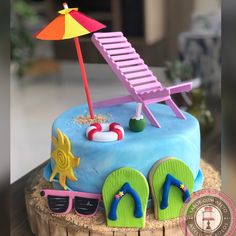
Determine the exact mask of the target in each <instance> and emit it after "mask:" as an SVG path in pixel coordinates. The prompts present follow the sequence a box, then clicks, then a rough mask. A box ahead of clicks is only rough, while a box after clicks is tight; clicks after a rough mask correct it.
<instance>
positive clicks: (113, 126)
mask: <svg viewBox="0 0 236 236" xmlns="http://www.w3.org/2000/svg"><path fill="white" fill-rule="evenodd" d="M86 137H87V138H88V140H90V141H95V142H111V141H116V140H121V139H123V138H124V129H123V128H122V126H121V125H120V124H118V123H115V122H114V123H104V124H99V123H93V124H91V125H90V126H89V127H88V129H87V131H86Z"/></svg>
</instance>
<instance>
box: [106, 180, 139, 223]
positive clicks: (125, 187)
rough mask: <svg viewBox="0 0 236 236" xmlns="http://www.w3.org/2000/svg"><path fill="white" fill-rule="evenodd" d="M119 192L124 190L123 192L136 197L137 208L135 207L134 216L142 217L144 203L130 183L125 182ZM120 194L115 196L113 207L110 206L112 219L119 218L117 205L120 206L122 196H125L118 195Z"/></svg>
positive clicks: (110, 217)
mask: <svg viewBox="0 0 236 236" xmlns="http://www.w3.org/2000/svg"><path fill="white" fill-rule="evenodd" d="M119 192H123V194H124V195H125V194H127V193H128V194H130V195H131V196H132V197H133V199H134V202H135V209H134V216H135V217H136V218H141V217H142V216H143V211H142V203H141V200H140V197H139V195H138V193H137V192H136V191H135V190H134V189H133V188H132V187H131V186H130V184H129V183H125V184H124V185H123V186H122V187H121V189H120V191H119ZM117 195H118V194H116V195H115V196H114V198H113V201H112V203H111V207H110V212H109V215H108V218H109V219H110V220H117V207H118V204H119V202H120V200H121V199H122V197H123V196H124V195H123V196H120V197H117V198H116V196H117Z"/></svg>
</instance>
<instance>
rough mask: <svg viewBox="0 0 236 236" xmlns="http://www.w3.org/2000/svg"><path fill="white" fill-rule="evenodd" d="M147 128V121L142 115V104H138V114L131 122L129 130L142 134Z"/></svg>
mask: <svg viewBox="0 0 236 236" xmlns="http://www.w3.org/2000/svg"><path fill="white" fill-rule="evenodd" d="M145 127H146V120H145V118H144V117H143V115H142V103H137V106H136V113H135V116H133V117H132V118H131V119H130V120H129V129H130V130H131V131H133V132H141V131H143V130H144V129H145Z"/></svg>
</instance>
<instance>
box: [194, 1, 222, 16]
mask: <svg viewBox="0 0 236 236" xmlns="http://www.w3.org/2000/svg"><path fill="white" fill-rule="evenodd" d="M220 7H221V0H194V13H199V12H208V11H212V10H213V11H214V10H218V9H219V8H220Z"/></svg>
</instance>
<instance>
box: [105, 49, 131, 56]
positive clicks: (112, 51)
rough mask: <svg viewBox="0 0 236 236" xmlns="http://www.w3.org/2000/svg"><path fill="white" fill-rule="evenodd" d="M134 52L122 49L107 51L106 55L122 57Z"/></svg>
mask: <svg viewBox="0 0 236 236" xmlns="http://www.w3.org/2000/svg"><path fill="white" fill-rule="evenodd" d="M133 52H135V50H134V48H124V49H117V50H107V53H108V54H109V55H110V56H112V55H122V54H127V53H133Z"/></svg>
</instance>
